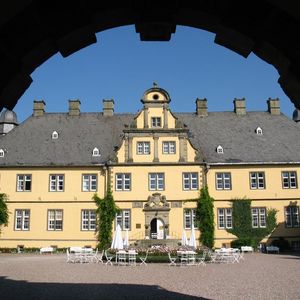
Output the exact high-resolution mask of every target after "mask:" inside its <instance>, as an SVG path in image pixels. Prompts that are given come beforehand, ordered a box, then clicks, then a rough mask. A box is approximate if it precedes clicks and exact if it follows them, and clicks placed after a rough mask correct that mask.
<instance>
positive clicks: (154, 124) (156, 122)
mask: <svg viewBox="0 0 300 300" xmlns="http://www.w3.org/2000/svg"><path fill="white" fill-rule="evenodd" d="M151 126H152V128H154V127H161V117H152V118H151Z"/></svg>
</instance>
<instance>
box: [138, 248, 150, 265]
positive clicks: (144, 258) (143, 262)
mask: <svg viewBox="0 0 300 300" xmlns="http://www.w3.org/2000/svg"><path fill="white" fill-rule="evenodd" d="M148 252H149V249H148V250H147V251H146V255H145V256H143V257H142V256H140V260H141V263H140V266H142V265H145V266H147V263H146V260H147V257H148Z"/></svg>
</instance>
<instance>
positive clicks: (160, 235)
mask: <svg viewBox="0 0 300 300" xmlns="http://www.w3.org/2000/svg"><path fill="white" fill-rule="evenodd" d="M150 238H151V239H158V240H162V239H164V238H165V224H164V222H163V221H162V220H161V219H157V218H153V219H152V221H151V222H150Z"/></svg>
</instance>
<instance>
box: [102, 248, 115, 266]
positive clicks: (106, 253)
mask: <svg viewBox="0 0 300 300" xmlns="http://www.w3.org/2000/svg"><path fill="white" fill-rule="evenodd" d="M104 253H105V258H106V265H111V266H112V265H113V263H112V259H113V258H114V256H113V255H112V254H110V253H108V252H107V250H105V252H104Z"/></svg>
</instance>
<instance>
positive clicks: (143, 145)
mask: <svg viewBox="0 0 300 300" xmlns="http://www.w3.org/2000/svg"><path fill="white" fill-rule="evenodd" d="M136 153H137V154H138V155H143V154H144V155H145V154H150V142H137V144H136Z"/></svg>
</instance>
